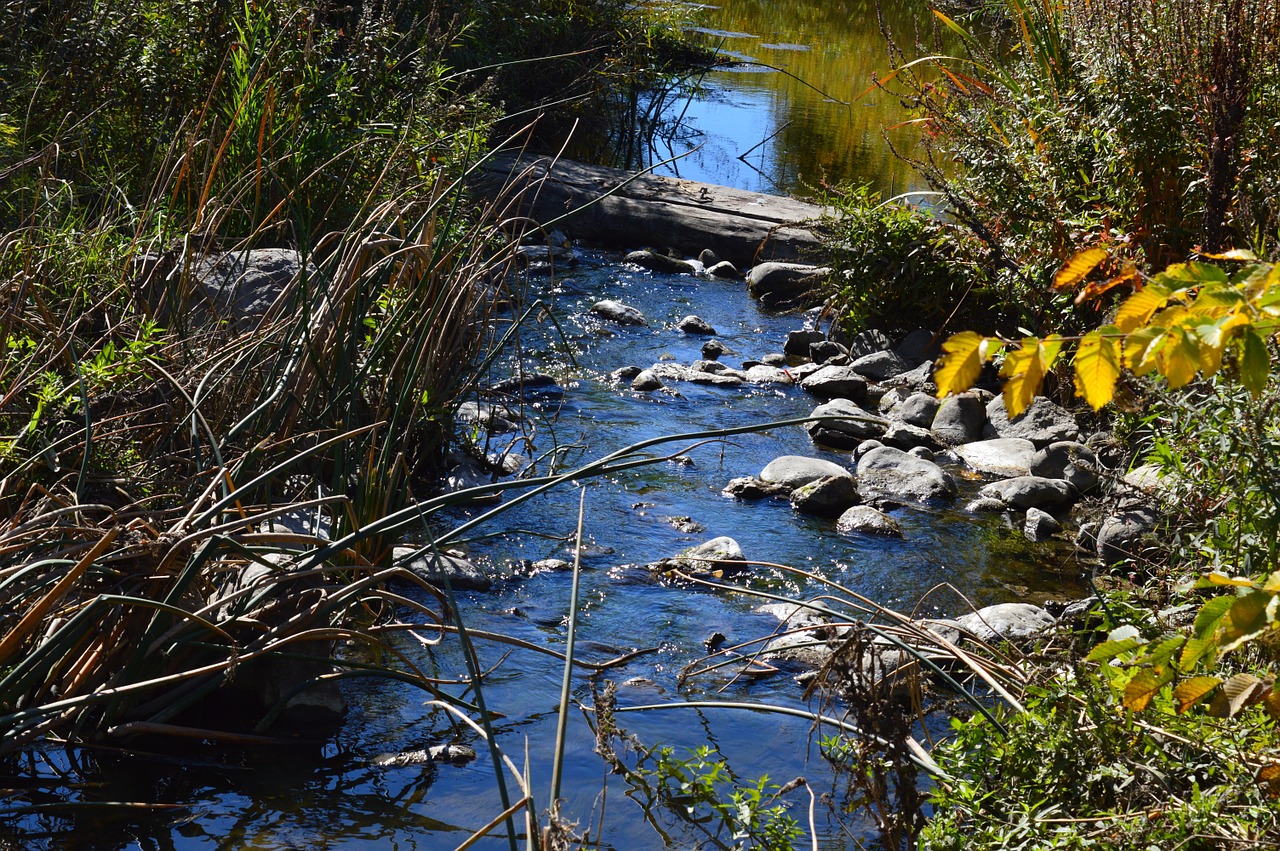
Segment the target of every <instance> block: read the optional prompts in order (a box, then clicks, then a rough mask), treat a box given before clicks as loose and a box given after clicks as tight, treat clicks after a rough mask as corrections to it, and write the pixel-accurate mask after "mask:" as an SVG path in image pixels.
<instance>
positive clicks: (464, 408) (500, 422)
mask: <svg viewBox="0 0 1280 851" xmlns="http://www.w3.org/2000/svg"><path fill="white" fill-rule="evenodd" d="M454 416H455V417H456V418H457V420H458V422H462V423H468V424H472V425H479V426H481V427H482V428H484V429H486V430H488V431H489V432H492V433H495V434H498V433H502V432H507V431H516V430H517V429H519V428H520V426H519V425H517V423H518V422H519V421H520V414H518V413H517V412H515V411H513V410H511V409H510V408H508V407H507V406H506V405H497V404H490V403H488V402H463V403H462V404H461V405H459V406H458V410H457V412H456V413H455V414H454Z"/></svg>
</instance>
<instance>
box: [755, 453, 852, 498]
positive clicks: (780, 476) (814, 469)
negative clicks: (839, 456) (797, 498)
mask: <svg viewBox="0 0 1280 851" xmlns="http://www.w3.org/2000/svg"><path fill="white" fill-rule="evenodd" d="M824 476H843V477H844V478H847V479H852V478H853V474H852V473H850V472H849V471H848V470H846V469H845V468H844V467H841V466H840V465H839V464H835V463H832V462H831V461H824V460H823V459H821V458H807V457H805V456H803V455H783V456H781V457H779V458H775V459H773V460H772V461H770V462H769V463H768V464H767V465H766V466H765V468H764V469H763V470H761V471H760V478H761V480H763V481H765V482H768V483H770V484H776V485H786V486H787V487H788V488H789V489H790V490H795V489H796V488H798V487H803V486H804V485H807V484H809V483H810V482H816V481H817V480H818V479H821V478H823V477H824Z"/></svg>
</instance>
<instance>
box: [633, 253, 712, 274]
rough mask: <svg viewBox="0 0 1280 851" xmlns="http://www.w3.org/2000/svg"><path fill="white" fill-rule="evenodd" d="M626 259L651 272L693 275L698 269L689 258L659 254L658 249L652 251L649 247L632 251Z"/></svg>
mask: <svg viewBox="0 0 1280 851" xmlns="http://www.w3.org/2000/svg"><path fill="white" fill-rule="evenodd" d="M625 259H626V261H627V262H628V263H634V264H635V265H637V266H639V267H640V268H642V269H648V270H649V271H651V272H664V273H667V274H673V275H679V274H690V275H691V274H693V273H694V272H696V271H697V267H696V266H694V265H693V264H692V263H690V262H689V261H688V260H680V259H677V258H675V257H670V256H668V255H666V254H659V253H658V252H657V251H652V250H650V249H648V248H644V249H641V250H640V251H632V252H631V253H630V254H628V255H627V256H626V258H625Z"/></svg>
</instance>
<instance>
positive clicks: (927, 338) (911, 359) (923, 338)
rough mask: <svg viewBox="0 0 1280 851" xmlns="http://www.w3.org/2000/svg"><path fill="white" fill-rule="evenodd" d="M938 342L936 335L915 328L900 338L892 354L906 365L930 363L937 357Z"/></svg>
mask: <svg viewBox="0 0 1280 851" xmlns="http://www.w3.org/2000/svg"><path fill="white" fill-rule="evenodd" d="M938 341H939V337H938V335H937V334H935V333H933V332H932V331H926V330H924V329H923V328H917V329H916V330H914V331H912V332H911V333H910V334H908V335H907V336H905V337H903V338H902V342H900V343H898V347H897V348H896V349H894V352H895V353H897V355H898V357H900V358H902V359H903V360H904V361H906V362H907V363H909V364H911V365H912V366H916V365H919V364H922V363H926V362H928V361H932V360H933V359H934V358H935V357H937V356H938V353H939V349H940V346H939V345H938Z"/></svg>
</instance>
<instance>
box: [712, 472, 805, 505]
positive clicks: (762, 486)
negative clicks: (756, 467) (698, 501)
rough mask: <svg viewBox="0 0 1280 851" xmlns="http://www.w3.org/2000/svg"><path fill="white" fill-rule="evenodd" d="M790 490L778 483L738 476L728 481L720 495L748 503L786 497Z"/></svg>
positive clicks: (753, 477)
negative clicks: (766, 498) (771, 497)
mask: <svg viewBox="0 0 1280 851" xmlns="http://www.w3.org/2000/svg"><path fill="white" fill-rule="evenodd" d="M791 490H792V488H791V487H790V486H788V485H785V484H780V483H778V482H766V481H765V480H764V479H758V478H756V477H755V476H739V477H738V478H736V479H730V480H729V484H727V485H725V486H724V490H722V491H720V493H721V494H723V495H724V496H728V497H732V498H734V499H743V500H748V501H750V500H757V499H764V498H765V497H770V496H787V495H788V494H790V493H791Z"/></svg>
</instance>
